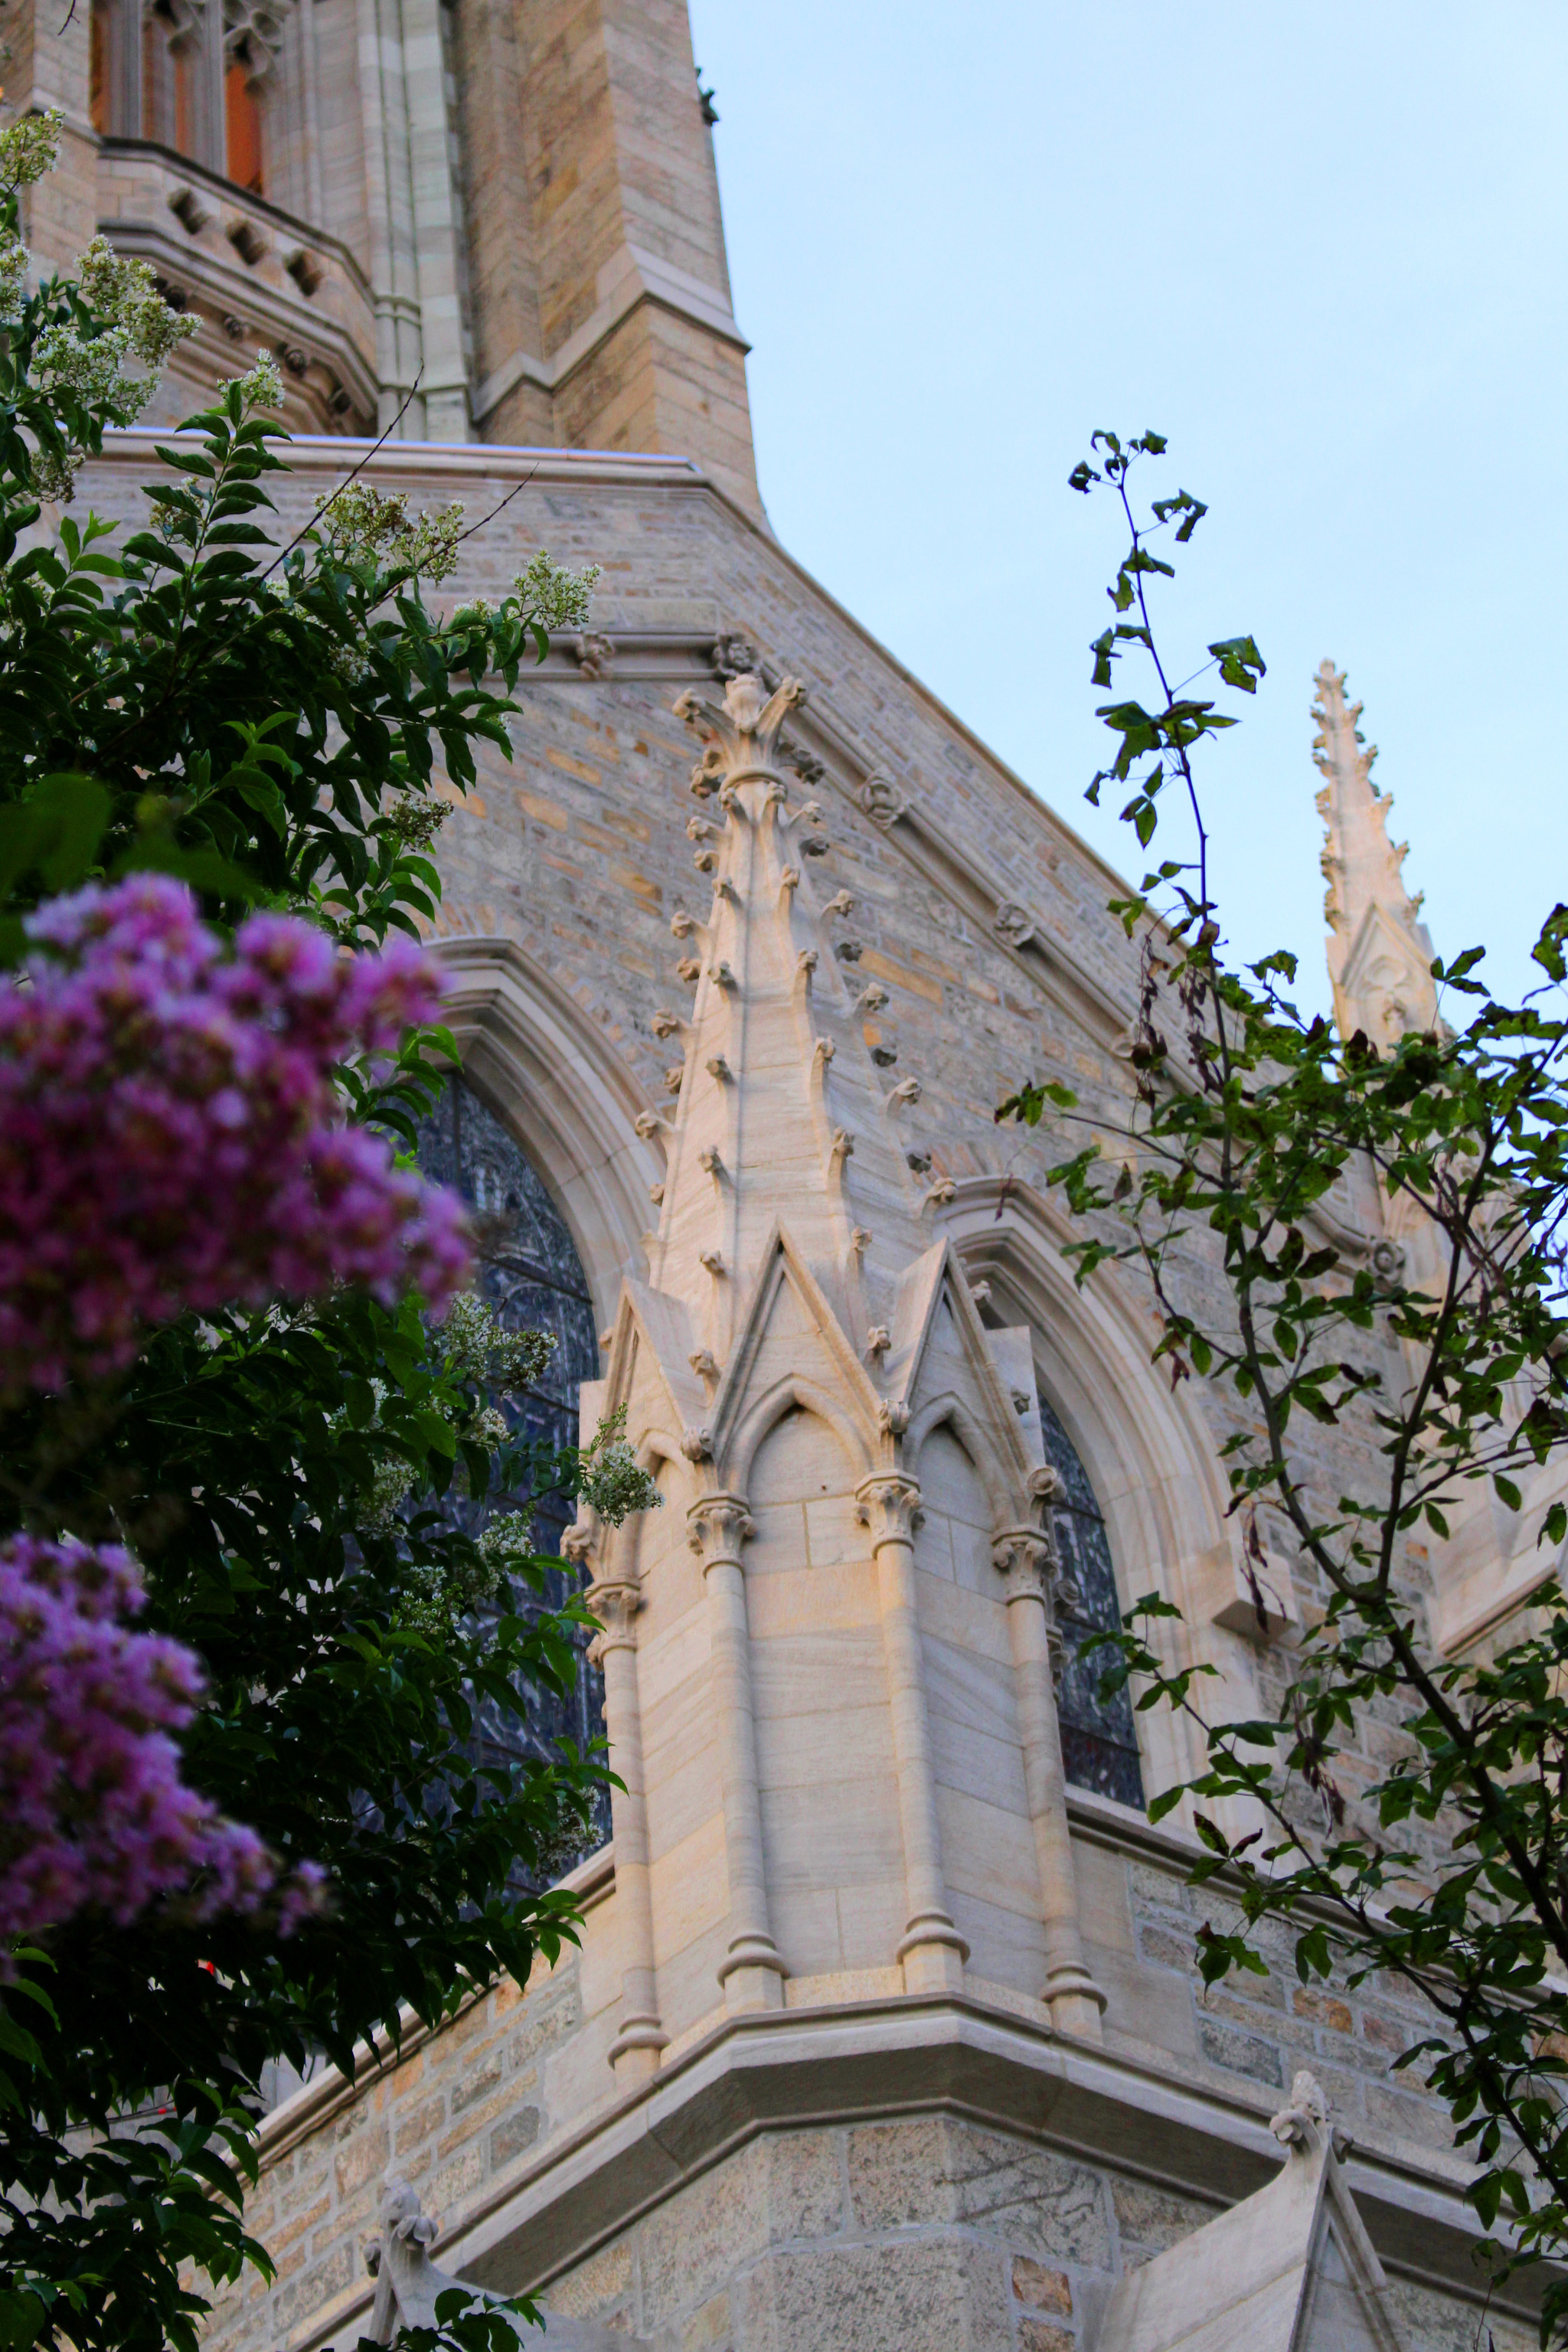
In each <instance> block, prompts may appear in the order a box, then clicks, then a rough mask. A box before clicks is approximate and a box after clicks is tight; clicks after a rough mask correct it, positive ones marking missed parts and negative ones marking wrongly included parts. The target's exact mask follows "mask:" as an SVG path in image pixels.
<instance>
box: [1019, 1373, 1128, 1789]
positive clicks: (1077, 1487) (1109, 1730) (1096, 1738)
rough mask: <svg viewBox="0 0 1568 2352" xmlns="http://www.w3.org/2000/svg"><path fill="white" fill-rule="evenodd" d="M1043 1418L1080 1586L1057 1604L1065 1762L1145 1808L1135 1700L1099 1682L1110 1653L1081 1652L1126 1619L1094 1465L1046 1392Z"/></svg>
mask: <svg viewBox="0 0 1568 2352" xmlns="http://www.w3.org/2000/svg"><path fill="white" fill-rule="evenodd" d="M1040 1420H1041V1423H1042V1424H1043V1427H1044V1430H1045V1439H1046V1454H1047V1458H1048V1459H1049V1461H1050V1463H1051V1465H1052V1466H1053V1468H1055V1469H1056V1470H1057V1471H1058V1473H1059V1474H1060V1476H1061V1479H1062V1484H1063V1486H1064V1487H1065V1488H1066V1492H1065V1494H1064V1495H1063V1496H1062V1499H1061V1500H1060V1501H1059V1502H1058V1504H1057V1507H1056V1511H1055V1515H1054V1516H1055V1523H1056V1531H1057V1543H1058V1548H1059V1549H1060V1551H1061V1556H1062V1566H1063V1567H1064V1568H1065V1569H1066V1570H1067V1572H1068V1576H1069V1577H1070V1578H1071V1579H1072V1581H1073V1583H1074V1584H1075V1585H1076V1586H1077V1588H1078V1599H1077V1601H1076V1602H1075V1603H1074V1604H1073V1605H1072V1607H1071V1608H1070V1609H1069V1608H1060V1609H1059V1610H1058V1616H1059V1621H1060V1624H1061V1631H1062V1637H1063V1640H1064V1642H1065V1643H1066V1647H1067V1659H1066V1663H1065V1664H1064V1666H1063V1670H1062V1680H1061V1688H1060V1690H1059V1691H1058V1695H1057V1716H1058V1721H1059V1723H1060V1726H1061V1735H1062V1762H1063V1765H1064V1766H1065V1768H1066V1771H1067V1777H1068V1782H1069V1784H1070V1785H1071V1786H1072V1787H1073V1788H1075V1789H1097V1790H1099V1791H1100V1794H1101V1796H1105V1797H1115V1798H1118V1799H1119V1800H1120V1801H1121V1803H1122V1804H1124V1805H1136V1806H1137V1808H1138V1810H1139V1811H1140V1812H1142V1810H1143V1774H1142V1769H1141V1768H1140V1765H1139V1760H1138V1735H1137V1732H1136V1730H1135V1729H1134V1727H1133V1721H1132V1701H1131V1697H1130V1696H1129V1695H1128V1693H1127V1692H1126V1691H1125V1690H1120V1691H1118V1692H1117V1693H1116V1695H1115V1696H1114V1697H1113V1698H1110V1699H1109V1700H1102V1699H1101V1697H1100V1676H1101V1675H1103V1673H1104V1671H1105V1667H1106V1664H1107V1660H1106V1655H1105V1653H1104V1652H1103V1651H1100V1650H1096V1651H1093V1652H1091V1653H1090V1654H1089V1656H1088V1657H1087V1658H1085V1657H1083V1656H1082V1655H1081V1654H1080V1653H1081V1651H1082V1648H1083V1644H1084V1643H1085V1642H1086V1641H1087V1640H1088V1639H1089V1635H1090V1634H1091V1633H1103V1632H1106V1631H1107V1630H1109V1629H1110V1627H1113V1626H1115V1625H1118V1624H1120V1622H1121V1601H1120V1600H1119V1599H1118V1597H1117V1591H1116V1570H1115V1569H1114V1568H1113V1567H1112V1565H1111V1559H1110V1542H1109V1540H1108V1539H1107V1537H1106V1532H1105V1520H1104V1518H1103V1517H1102V1515H1101V1513H1100V1505H1099V1504H1098V1502H1097V1501H1096V1500H1095V1495H1094V1488H1093V1487H1092V1486H1090V1484H1089V1473H1088V1472H1087V1471H1086V1470H1085V1468H1084V1466H1083V1464H1082V1463H1081V1462H1080V1461H1079V1458H1078V1454H1077V1451H1076V1449H1075V1447H1074V1445H1073V1442H1072V1440H1071V1438H1070V1437H1069V1436H1068V1433H1067V1431H1066V1430H1065V1429H1064V1428H1063V1427H1062V1425H1061V1423H1060V1422H1059V1421H1058V1419H1057V1416H1056V1414H1055V1413H1054V1412H1052V1410H1051V1408H1050V1406H1049V1405H1048V1404H1047V1402H1046V1401H1045V1399H1044V1397H1042V1398H1041V1399H1040Z"/></svg>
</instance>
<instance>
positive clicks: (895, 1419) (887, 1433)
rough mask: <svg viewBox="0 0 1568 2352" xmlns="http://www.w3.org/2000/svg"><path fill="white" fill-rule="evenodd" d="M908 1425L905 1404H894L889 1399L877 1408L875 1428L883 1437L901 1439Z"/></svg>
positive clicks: (906, 1406)
mask: <svg viewBox="0 0 1568 2352" xmlns="http://www.w3.org/2000/svg"><path fill="white" fill-rule="evenodd" d="M909 1425H910V1409H909V1406H908V1405H907V1404H896V1403H895V1402H893V1400H892V1399H891V1398H889V1399H888V1401H887V1402H886V1403H884V1404H881V1405H879V1407H878V1408H877V1426H878V1428H879V1430H880V1431H881V1433H882V1434H883V1436H884V1437H902V1435H903V1433H904V1432H905V1430H906V1429H908V1427H909Z"/></svg>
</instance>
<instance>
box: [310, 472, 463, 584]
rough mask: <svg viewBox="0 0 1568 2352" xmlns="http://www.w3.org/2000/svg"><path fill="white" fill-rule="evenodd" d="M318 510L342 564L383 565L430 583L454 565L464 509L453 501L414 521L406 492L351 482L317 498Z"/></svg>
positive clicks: (328, 537)
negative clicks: (413, 573) (417, 575)
mask: <svg viewBox="0 0 1568 2352" xmlns="http://www.w3.org/2000/svg"><path fill="white" fill-rule="evenodd" d="M317 511H318V513H319V515H320V517H321V528H322V532H323V536H324V538H325V541H326V544H327V546H328V548H329V549H330V550H331V552H332V553H333V554H334V555H335V556H337V557H338V558H339V560H340V561H341V562H344V563H356V564H357V563H379V564H385V565H386V566H387V567H388V568H389V569H391V570H392V571H395V572H417V573H418V574H420V575H421V576H422V577H423V578H424V579H426V580H430V581H437V580H445V579H447V578H448V577H449V575H450V574H451V573H452V572H455V571H456V570H457V568H458V539H459V538H460V536H461V530H462V521H463V509H462V507H461V505H460V503H459V502H458V500H457V499H453V501H452V503H451V504H450V506H446V507H441V508H438V509H437V511H436V512H435V513H434V514H432V513H429V512H426V513H424V514H421V515H420V516H419V517H418V519H417V520H415V519H413V518H412V517H411V516H410V515H409V512H408V494H407V492H406V491H405V490H378V489H376V488H374V487H373V486H372V485H371V484H370V483H368V482H351V483H350V484H349V486H348V488H346V489H342V490H335V491H333V492H331V494H330V495H329V496H327V497H325V498H323V499H321V500H319V501H318V507H317Z"/></svg>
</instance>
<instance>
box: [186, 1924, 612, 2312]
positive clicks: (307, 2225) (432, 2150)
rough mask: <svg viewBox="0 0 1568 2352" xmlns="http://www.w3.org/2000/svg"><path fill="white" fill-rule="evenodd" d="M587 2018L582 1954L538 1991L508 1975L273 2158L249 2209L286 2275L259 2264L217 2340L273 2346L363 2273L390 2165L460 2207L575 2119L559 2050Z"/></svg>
mask: <svg viewBox="0 0 1568 2352" xmlns="http://www.w3.org/2000/svg"><path fill="white" fill-rule="evenodd" d="M582 2022H583V2006H582V1987H581V1979H580V1972H579V1969H578V1968H577V1966H576V1965H575V1964H574V1963H573V1962H571V1961H566V1962H563V1965H562V1966H561V1967H560V1969H557V1970H556V1971H555V1972H554V1973H553V1974H549V1973H544V1972H542V1973H541V1977H540V1979H539V1980H537V1981H536V1982H535V1984H534V1985H533V1986H532V1987H531V1989H530V1990H529V1991H528V1992H527V1993H526V1995H525V1994H524V1993H522V1992H521V1991H520V1990H519V1989H518V1987H517V1986H516V1985H515V1984H514V1983H512V1982H511V1981H510V1979H507V1980H506V1981H504V1982H503V1983H501V1984H499V1985H497V1986H496V1987H494V1988H493V1990H491V1991H489V1993H487V1994H486V1995H485V1996H484V1998H483V1999H482V2000H479V2001H476V2002H474V2003H473V2004H472V2005H471V2006H470V2007H469V2008H468V2009H466V2010H464V2011H463V2012H462V2014H461V2015H460V2016H458V2017H457V2018H455V2019H454V2020H453V2021H451V2022H450V2023H449V2024H448V2025H447V2026H446V2027H445V2028H444V2029H443V2031H442V2032H440V2033H439V2034H438V2035H436V2036H434V2037H431V2038H429V2039H423V2038H421V2039H418V2041H417V2046H416V2047H415V2048H413V2049H412V2050H411V2051H410V2052H409V2053H408V2054H407V2055H406V2056H405V2057H404V2058H403V2059H402V2061H401V2062H400V2063H395V2064H391V2065H389V2066H388V2067H387V2069H386V2071H385V2072H384V2074H380V2075H377V2076H374V2077H372V2078H371V2079H369V2080H368V2081H366V2082H365V2083H364V2084H363V2085H362V2087H361V2089H360V2091H359V2093H358V2095H357V2096H355V2097H354V2098H353V2099H352V2100H349V2101H347V2102H345V2103H344V2104H343V2105H342V2107H341V2109H339V2110H338V2111H335V2112H333V2113H332V2114H331V2115H329V2116H327V2118H326V2119H325V2121H324V2122H323V2123H322V2124H321V2126H319V2127H318V2128H317V2129H315V2130H313V2131H312V2132H310V2134H309V2135H307V2136H306V2137H302V2138H300V2140H299V2141H298V2143H297V2144H295V2145H293V2146H290V2147H286V2148H285V2149H284V2150H283V2152H282V2153H281V2154H279V2156H278V2157H277V2158H274V2159H272V2160H270V2161H268V2164H267V2166H266V2168H265V2169H264V2171H263V2173H262V2176H261V2179H260V2182H259V2184H258V2188H257V2189H256V2190H255V2191H254V2193H253V2194H252V2195H251V2196H250V2197H249V2198H248V2199H247V2202H246V2221H247V2227H248V2228H249V2229H251V2230H252V2231H254V2233H255V2234H256V2235H257V2236H258V2238H260V2239H261V2241H262V2242H263V2243H264V2244H265V2245H266V2246H267V2247H268V2250H269V2251H270V2252H271V2254H272V2258H273V2261H274V2262H275V2263H276V2264H277V2266H278V2276H277V2282H276V2284H275V2285H274V2286H273V2287H272V2289H271V2290H270V2292H268V2290H267V2289H266V2288H265V2287H264V2285H263V2284H262V2282H261V2280H260V2279H259V2277H258V2275H257V2274H256V2273H254V2272H252V2273H247V2276H246V2278H245V2279H244V2281H242V2282H241V2284H239V2285H237V2286H235V2287H230V2288H227V2289H226V2290H225V2291H224V2292H223V2293H222V2294H221V2296H220V2297H219V2299H218V2300H217V2302H216V2306H215V2309H214V2313H213V2316H212V2319H211V2321H210V2322H209V2324H208V2335H207V2341H208V2342H209V2343H211V2344H212V2345H214V2346H215V2347H216V2346H222V2347H224V2352H272V2347H275V2346H276V2345H279V2344H281V2343H283V2342H285V2341H287V2339H288V2337H289V2333H290V2331H291V2330H293V2329H294V2328H296V2327H298V2326H301V2325H302V2324H303V2323H305V2322H306V2321H308V2320H309V2319H310V2315H312V2314H313V2313H314V2312H317V2311H319V2310H320V2309H321V2306H322V2305H323V2304H325V2303H327V2302H329V2301H330V2300H331V2298H332V2297H333V2296H334V2295H337V2294H342V2292H343V2291H344V2289H345V2288H347V2287H350V2286H353V2284H355V2283H356V2282H357V2281H358V2280H359V2279H360V2278H361V2277H362V2276H363V2258H362V2255H361V2252H360V2240H361V2237H362V2235H363V2233H364V2231H366V2230H368V2229H370V2228H372V2227H373V2225H374V2219H375V2208H376V2200H377V2197H378V2196H379V2194H380V2189H381V2180H382V2176H383V2174H384V2172H385V2170H386V2168H387V2166H388V2165H389V2164H392V2163H394V2162H395V2164H396V2165H397V2167H398V2168H399V2169H400V2170H401V2171H402V2172H404V2173H405V2176H406V2177H407V2179H410V2180H412V2181H413V2182H414V2184H415V2186H416V2188H417V2189H418V2190H419V2192H420V2195H421V2197H422V2199H423V2200H424V2202H425V2205H426V2210H429V2211H431V2212H437V2213H441V2212H444V2213H447V2214H450V2213H452V2212H453V2211H455V2210H457V2209H458V2207H460V2206H461V2205H462V2204H463V2203H465V2202H466V2201H467V2200H468V2198H470V2197H471V2196H472V2195H473V2193H474V2191H475V2190H476V2189H479V2188H480V2187H481V2186H482V2185H483V2184H484V2183H486V2182H487V2181H489V2179H492V2178H494V2177H495V2176H496V2175H497V2174H499V2173H501V2172H504V2171H505V2170H507V2168H509V2167H511V2166H513V2165H515V2164H516V2162H517V2161H518V2159H519V2158H521V2157H523V2156H525V2155H526V2154H527V2152H528V2151H529V2150H530V2149H531V2148H532V2147H534V2146H535V2145H536V2144H537V2143H538V2142H539V2141H540V2140H541V2139H542V2138H544V2137H548V2136H549V2134H550V2132H551V2130H552V2128H556V2127H558V2126H559V2125H560V2124H561V2122H562V2121H563V2119H564V2120H571V2119H572V2117H573V2116H574V2115H575V2112H576V2102H575V2098H574V2092H575V2090H576V2088H577V2086H576V2085H575V2084H574V2083H572V2082H571V2081H570V2080H569V2081H568V2083H567V2084H566V2086H565V2087H564V2089H563V2090H558V2089H556V2087H555V2086H554V2084H552V2080H551V2065H550V2061H551V2059H552V2055H553V2054H554V2053H557V2052H558V2051H559V2050H560V2049H561V2047H562V2045H563V2043H565V2042H568V2041H570V2040H571V2039H572V2038H573V2037H574V2036H575V2035H576V2034H577V2032H578V2031H579V2029H580V2027H581V2025H582ZM606 2072H607V2070H606ZM563 2109H564V2110H565V2114H564V2117H563V2112H562V2111H563Z"/></svg>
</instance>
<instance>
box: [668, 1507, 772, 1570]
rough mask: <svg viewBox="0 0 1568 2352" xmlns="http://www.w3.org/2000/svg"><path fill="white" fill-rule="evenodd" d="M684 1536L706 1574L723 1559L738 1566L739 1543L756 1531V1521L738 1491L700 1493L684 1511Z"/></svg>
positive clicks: (739, 1556)
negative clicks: (729, 1492)
mask: <svg viewBox="0 0 1568 2352" xmlns="http://www.w3.org/2000/svg"><path fill="white" fill-rule="evenodd" d="M686 1520H687V1535H686V1540H687V1542H688V1543H689V1545H690V1547H691V1549H692V1550H693V1551H694V1552H695V1553H696V1554H697V1557H698V1559H700V1561H701V1563H702V1568H703V1572H704V1574H706V1572H707V1570H709V1569H710V1568H717V1567H719V1566H720V1565H721V1564H722V1563H726V1562H727V1563H729V1564H731V1565H732V1566H739V1564H740V1559H741V1547H742V1544H743V1543H744V1542H745V1541H746V1538H747V1537H748V1536H753V1535H755V1533H756V1531H757V1529H756V1521H755V1520H754V1519H753V1518H752V1515H751V1513H750V1511H748V1510H747V1508H746V1506H745V1503H744V1502H743V1500H742V1497H741V1496H739V1495H703V1496H700V1497H699V1499H698V1500H697V1501H696V1502H695V1503H693V1504H692V1506H691V1508H690V1509H689V1511H688V1513H687V1515H686Z"/></svg>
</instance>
